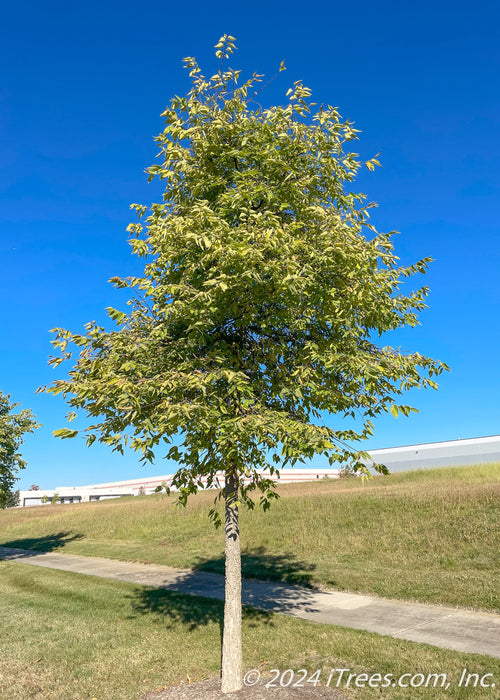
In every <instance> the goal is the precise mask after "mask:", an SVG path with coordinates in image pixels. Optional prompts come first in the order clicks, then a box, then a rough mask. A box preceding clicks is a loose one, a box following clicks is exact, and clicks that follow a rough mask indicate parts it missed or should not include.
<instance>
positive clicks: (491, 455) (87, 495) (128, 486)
mask: <svg viewBox="0 0 500 700" xmlns="http://www.w3.org/2000/svg"><path fill="white" fill-rule="evenodd" d="M369 454H370V457H371V459H372V460H373V462H375V463H378V464H385V465H386V467H387V468H388V469H389V471H390V472H397V471H407V470H410V469H432V468H433V467H444V466H458V465H465V464H489V463H492V462H500V435H493V436H491V437H482V438H470V439H467V440H449V441H447V442H433V443H427V444H419V445H406V446H404V447H391V448H387V449H381V450H369ZM339 471H340V470H339V469H316V468H314V467H311V468H309V469H282V470H281V472H280V479H279V481H280V483H296V482H301V481H315V480H316V479H323V478H325V477H330V478H336V477H338V476H339ZM263 476H267V477H271V475H270V474H269V472H263ZM220 477H221V479H220V483H221V484H222V483H223V481H224V477H223V473H222V472H221V474H220ZM172 478H173V474H166V475H165V476H157V477H154V478H151V479H129V480H128V481H113V482H109V483H105V484H92V485H90V486H59V487H57V488H55V489H43V490H42V489H40V490H38V491H20V492H19V505H20V506H21V507H25V506H39V505H43V504H44V503H50V502H51V500H52V498H53V497H54V495H56V494H57V496H58V498H59V502H60V503H81V502H85V501H99V500H104V499H106V498H117V497H119V496H137V495H139V494H149V493H154V491H155V489H156V488H157V487H158V486H160V485H161V484H162V483H166V484H167V485H170V484H171V481H172ZM271 478H273V477H271ZM201 481H202V482H203V481H204V482H205V484H206V478H205V479H203V478H202V479H201Z"/></svg>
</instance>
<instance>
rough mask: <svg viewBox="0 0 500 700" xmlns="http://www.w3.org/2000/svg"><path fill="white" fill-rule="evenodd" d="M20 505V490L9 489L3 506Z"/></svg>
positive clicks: (14, 506)
mask: <svg viewBox="0 0 500 700" xmlns="http://www.w3.org/2000/svg"><path fill="white" fill-rule="evenodd" d="M18 505H19V490H17V491H12V490H10V491H8V493H7V494H6V498H5V504H4V506H3V508H16V507H17V506H18Z"/></svg>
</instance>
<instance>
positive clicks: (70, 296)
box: [0, 0, 500, 488]
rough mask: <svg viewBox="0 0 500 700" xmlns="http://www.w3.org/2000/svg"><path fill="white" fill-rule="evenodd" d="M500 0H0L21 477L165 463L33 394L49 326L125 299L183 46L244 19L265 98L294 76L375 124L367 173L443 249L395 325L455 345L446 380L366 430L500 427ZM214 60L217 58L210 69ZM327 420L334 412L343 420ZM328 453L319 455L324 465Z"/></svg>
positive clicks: (426, 437)
mask: <svg viewBox="0 0 500 700" xmlns="http://www.w3.org/2000/svg"><path fill="white" fill-rule="evenodd" d="M499 26H500V16H499V5H498V3H496V2H479V3H472V4H471V3H457V2H448V1H441V0H433V1H432V2H430V1H428V0H421V1H420V2H400V1H399V2H396V1H395V0H391V1H387V2H384V1H381V2H376V3H375V2H373V0H361V1H360V2H356V3H346V2H338V1H336V0H330V1H329V2H326V1H325V2H314V0H313V1H312V2H308V3H303V2H293V1H290V0H287V2H282V1H280V2H272V1H271V2H263V1H262V0H257V1H255V2H252V3H236V2H234V1H233V2H217V3H209V2H205V1H204V2H197V1H193V2H190V3H188V4H187V5H185V6H184V7H183V6H182V5H181V3H172V2H168V1H167V0H162V1H160V0H147V1H146V2H139V1H138V0H133V1H129V0H120V2H117V1H115V0H104V1H102V0H101V1H100V2H96V0H88V1H87V2H86V3H79V2H78V3H77V2H67V0H65V1H63V0H57V1H54V0H45V2H43V3H41V2H34V1H31V0H23V1H21V2H17V3H6V4H4V6H3V8H2V28H1V29H0V61H1V65H2V80H1V83H0V101H1V108H0V140H1V159H0V201H1V214H0V226H1V236H0V282H1V291H2V305H1V332H2V342H1V345H0V354H1V355H0V388H1V389H2V390H3V391H4V392H6V393H11V394H12V399H13V400H16V401H20V402H21V403H22V405H23V406H24V407H30V408H32V409H33V410H34V412H35V413H36V414H37V416H38V418H39V419H40V421H41V422H42V423H43V428H42V429H40V430H39V431H37V433H36V434H35V435H33V436H29V437H28V438H27V439H26V442H25V445H24V449H23V453H24V456H25V458H26V459H27V460H28V462H29V466H28V468H27V469H26V470H25V471H24V472H21V474H20V475H21V477H22V478H21V480H20V482H18V485H19V486H20V487H21V488H27V487H28V486H29V485H30V484H31V483H38V484H40V486H41V487H47V488H49V487H53V486H56V485H66V484H67V485H70V484H85V483H93V482H97V481H111V480H114V479H119V478H134V477H136V476H142V475H146V474H151V475H153V474H155V475H158V474H163V473H167V472H169V471H171V470H172V465H170V464H168V463H166V462H165V461H163V460H158V462H157V464H156V465H154V466H153V467H147V468H146V467H141V466H140V465H139V463H138V461H137V459H136V458H135V457H134V456H133V455H129V456H126V457H120V456H119V455H115V454H112V453H111V452H110V451H108V450H107V449H105V448H103V447H99V446H98V447H92V448H91V449H87V448H86V447H85V446H84V444H83V441H80V440H65V441H59V440H56V439H55V438H53V437H52V431H53V430H54V429H57V428H60V427H64V425H65V421H64V415H65V413H66V410H67V407H66V406H65V404H64V403H63V401H62V400H59V399H58V398H55V397H52V396H49V395H44V394H41V395H40V394H38V395H36V396H35V395H34V392H35V390H36V388H37V387H38V386H39V385H41V384H46V383H49V382H51V381H52V380H53V379H54V378H55V377H56V372H55V371H54V370H52V369H51V368H49V367H48V365H47V357H48V355H49V354H50V352H51V346H50V342H49V341H50V337H51V336H50V335H49V332H48V331H49V329H51V328H53V327H54V326H62V327H65V328H70V329H71V330H74V331H80V330H82V326H83V324H84V323H86V322H87V321H90V320H94V319H95V320H97V321H101V322H103V321H105V318H106V316H105V313H104V308H105V307H106V306H108V305H115V306H120V304H121V303H122V302H123V298H122V297H120V296H119V295H118V293H117V292H116V291H115V290H114V289H113V288H112V287H111V285H108V284H107V280H108V279H109V278H110V277H112V276H114V275H128V274H135V273H137V272H139V271H140V268H139V266H138V262H137V261H136V260H135V259H134V258H133V257H132V255H131V254H130V252H129V246H128V244H127V234H126V232H125V228H126V226H127V224H128V223H129V221H131V220H132V219H133V217H132V214H131V212H130V211H129V208H128V207H129V204H130V203H131V202H141V203H144V204H148V203H150V202H151V201H155V200H156V201H157V200H158V194H159V190H158V188H157V187H156V186H155V185H153V184H151V185H147V183H146V177H145V175H144V168H145V167H147V166H148V165H149V164H151V163H152V162H153V160H154V156H155V153H156V149H155V145H154V143H153V141H152V137H153V135H155V134H156V133H158V132H159V131H160V130H161V128H162V121H161V119H160V116H159V115H160V112H161V111H162V109H163V108H164V106H165V105H166V104H167V102H168V100H169V99H170V97H171V96H173V95H174V94H185V92H186V90H187V89H188V85H189V83H188V78H187V74H186V73H185V71H184V70H183V69H182V67H181V58H182V57H184V56H189V55H195V56H197V57H198V59H199V60H200V62H201V63H202V65H204V66H207V70H210V69H211V68H210V67H211V66H213V67H214V70H215V59H214V58H213V53H212V52H213V48H212V47H213V44H215V43H216V41H217V39H218V38H219V36H220V35H221V34H223V33H229V34H232V35H233V36H235V37H236V38H237V43H238V47H239V48H238V51H237V52H236V58H235V65H236V67H238V68H242V69H244V70H248V71H253V70H257V71H258V72H261V73H266V74H267V75H272V74H273V73H274V72H275V71H276V69H277V68H278V66H279V64H280V62H281V61H282V60H283V59H284V60H285V62H286V65H287V68H288V70H287V71H286V72H285V73H281V74H280V76H279V79H277V80H276V81H274V83H273V84H272V86H270V88H268V89H267V90H266V96H265V98H266V100H267V101H268V103H273V102H282V101H284V94H285V92H286V89H287V88H288V87H289V85H290V84H291V83H292V82H293V81H295V80H298V79H302V80H303V82H304V83H305V84H306V85H307V86H309V87H310V88H312V90H313V95H314V98H315V99H316V100H317V101H318V102H319V103H321V102H325V103H329V104H333V105H338V106H339V108H340V110H341V113H342V114H343V116H345V117H346V118H349V119H352V120H354V121H355V122H356V126H357V127H358V128H359V129H361V130H362V132H363V133H362V134H361V140H360V142H359V144H357V145H356V147H357V150H359V152H360V154H361V156H362V157H363V158H364V159H368V158H369V157H371V156H373V155H375V154H376V153H377V152H378V151H381V152H382V155H381V160H382V164H383V168H382V169H377V170H376V172H375V174H372V175H370V174H369V173H366V174H364V175H363V176H362V179H361V180H360V182H359V189H360V190H362V191H365V192H366V193H367V194H368V196H369V198H370V199H374V200H377V201H378V202H379V205H380V208H379V209H378V210H377V211H376V216H375V223H376V225H377V227H378V228H379V230H392V229H397V230H399V231H400V232H401V235H400V236H399V237H398V238H397V246H398V251H399V254H400V257H401V259H402V261H403V262H405V263H406V262H413V261H414V260H415V259H417V258H419V257H423V256H427V255H430V256H432V257H433V258H434V259H435V263H434V264H433V265H432V269H431V271H430V273H429V274H428V275H427V278H426V279H425V280H424V281H425V283H427V284H429V285H430V287H431V289H432V293H431V296H430V299H429V304H430V308H429V310H427V311H426V312H425V313H424V314H422V317H421V321H422V326H421V327H420V328H418V329H415V330H413V331H411V332H405V333H403V334H400V335H398V336H397V337H395V338H394V339H393V343H394V344H396V345H401V346H402V347H403V348H404V349H405V350H418V351H419V352H421V353H424V354H428V355H430V356H431V357H435V358H439V359H442V360H444V361H446V362H447V363H448V364H449V365H451V367H452V372H451V374H449V375H446V376H444V377H443V378H442V381H441V387H440V389H439V391H438V392H433V391H428V392H418V393H415V394H414V395H413V396H410V397H409V401H410V402H413V404H414V405H415V406H417V407H418V408H419V409H420V413H419V414H418V415H417V414H414V415H413V416H412V417H411V418H409V419H404V418H403V417H399V418H398V419H397V420H395V419H394V418H392V417H387V418H384V419H383V420H380V421H379V422H378V424H377V426H376V428H377V432H376V435H375V437H374V438H373V440H371V441H370V444H369V445H367V446H368V447H370V446H371V447H373V448H375V447H385V446H394V445H401V444H409V443H416V442H427V441H435V440H446V439H454V438H457V437H461V438H466V437H474V436H481V435H491V434H498V433H499V432H500V425H499V420H498V419H499V408H498V407H499V396H500V380H499V370H498V357H499V351H498V348H499V344H500V331H499V302H500V292H499V289H500V282H499V277H500V275H499V274H498V270H499V268H500V248H499V244H498V228H499V226H498V222H499V213H498V212H499V207H498V200H499V197H498V195H499V191H500V188H499V185H500V176H499V168H500V140H499V120H500V99H499V92H498V84H499V83H498V76H499V75H500V66H499V55H500V49H499V46H500V42H499V35H498V28H499ZM212 72H213V71H212ZM331 424H332V425H334V421H333V420H332V421H331ZM322 466H324V465H322Z"/></svg>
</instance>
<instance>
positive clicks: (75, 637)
mask: <svg viewBox="0 0 500 700" xmlns="http://www.w3.org/2000/svg"><path fill="white" fill-rule="evenodd" d="M0 616H1V620H2V631H1V635H0V697H2V698H8V699H9V700H26V699H27V698H40V699H41V698H44V699H47V698H48V699H51V700H91V699H92V698H94V699H95V700H127V699H129V698H130V699H132V698H133V699H135V700H138V698H139V697H140V696H141V695H142V694H143V693H144V692H146V691H150V690H159V689H162V688H164V687H166V686H169V685H177V684H180V683H187V682H192V681H197V680H201V679H203V678H209V677H217V676H218V673H219V664H220V634H221V633H220V628H221V621H222V603H220V602H218V601H212V600H208V599H205V598H198V597H192V596H185V595H180V594H175V593H171V592H166V591H160V590H156V589H151V588H145V587H141V586H135V585H132V584H127V583H120V582H117V581H108V580H105V579H98V578H94V577H91V576H84V575H80V574H73V573H69V572H63V571H51V570H48V569H41V568H38V567H35V566H30V565H29V564H18V563H13V562H0ZM243 639H244V652H243V653H244V668H245V670H248V669H251V668H258V669H260V671H261V672H262V674H263V675H264V676H265V677H266V678H267V680H270V679H271V677H270V676H269V675H268V674H269V672H270V670H271V669H273V668H277V669H280V670H282V671H284V670H286V669H292V670H294V671H295V672H298V671H299V669H306V670H307V671H308V672H309V673H313V672H314V671H316V670H318V669H319V670H320V676H319V679H320V680H322V682H323V684H325V683H326V682H327V680H328V675H329V673H330V670H331V669H332V668H334V669H335V668H345V669H349V672H350V673H357V674H360V673H366V674H368V675H370V676H371V675H372V674H381V676H384V675H385V674H393V678H394V679H397V678H399V677H400V676H401V675H402V674H411V675H413V674H417V673H418V674H422V676H425V677H427V676H428V675H429V674H442V673H446V674H447V682H449V683H450V686H449V688H448V689H444V688H442V687H441V681H439V683H438V685H437V687H433V683H434V679H433V680H432V682H431V683H430V684H429V686H428V687H427V688H426V687H424V686H423V685H420V687H418V689H415V688H411V687H407V688H402V687H398V686H397V685H396V686H394V687H388V688H384V689H383V691H381V690H374V689H373V688H369V687H365V688H364V689H363V688H355V687H352V686H350V687H349V688H345V687H344V686H341V689H342V691H343V692H344V693H345V694H346V695H347V696H348V697H350V698H360V699H362V700H364V699H366V700H370V699H371V698H373V697H374V695H375V694H376V695H377V696H379V695H380V697H383V698H386V699H387V700H395V699H402V700H403V699H406V698H408V699H411V700H414V699H415V698H417V697H418V699H419V700H435V699H436V698H438V699H439V698H443V699H444V698H453V700H461V699H462V698H471V699H473V698H477V697H480V698H491V700H497V698H498V683H499V682H500V661H499V660H498V659H492V658H488V657H484V656H479V655H474V654H461V653H458V652H453V651H447V650H444V649H437V648H435V647H430V646H427V645H423V644H414V643H411V642H405V641H402V640H398V639H392V638H390V637H382V636H379V635H376V634H369V633H366V632H358V631H356V630H348V629H345V628H340V627H331V626H329V625H321V624H316V623H313V622H308V621H304V620H299V619H295V618H292V617H287V616H285V615H276V614H275V615H273V614H265V613H259V612H257V611H254V610H249V609H246V610H245V611H244V619H243ZM464 669H467V674H469V673H470V674H478V677H479V678H484V677H485V676H486V674H493V675H492V676H488V677H487V678H485V681H486V683H487V684H491V683H494V682H495V681H496V684H497V688H496V689H495V688H479V687H476V688H474V687H473V683H474V679H473V680H472V685H471V686H469V687H468V688H464V687H462V688H459V687H458V683H459V679H460V677H461V675H462V673H463V670H464ZM422 676H421V677H420V678H417V679H416V682H417V683H420V682H421V678H422ZM297 678H299V676H297ZM337 678H338V674H337V675H335V679H337ZM476 680H477V679H476ZM334 682H335V681H334ZM402 682H404V683H405V684H406V685H408V684H409V677H408V676H407V677H406V678H405V679H404V680H403V679H402Z"/></svg>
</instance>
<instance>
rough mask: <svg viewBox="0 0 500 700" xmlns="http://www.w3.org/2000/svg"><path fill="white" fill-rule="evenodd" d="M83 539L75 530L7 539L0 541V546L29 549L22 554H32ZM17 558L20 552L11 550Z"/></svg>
mask: <svg viewBox="0 0 500 700" xmlns="http://www.w3.org/2000/svg"><path fill="white" fill-rule="evenodd" d="M81 539H83V535H80V534H78V533H76V532H71V531H68V532H55V533H53V534H51V535H45V536H44V537H25V538H23V539H19V540H9V542H0V547H9V549H12V550H21V549H25V550H26V549H29V550H31V552H32V553H28V552H25V553H24V556H26V557H29V556H34V555H36V554H39V553H40V552H54V551H56V550H58V549H62V548H63V547H65V546H66V545H67V544H69V543H70V542H74V541H75V540H81ZM14 554H15V556H16V558H18V557H19V556H20V552H19V551H16V552H14V551H13V552H12V556H14ZM8 558H9V554H8V553H7V554H5V553H3V554H2V559H8Z"/></svg>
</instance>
